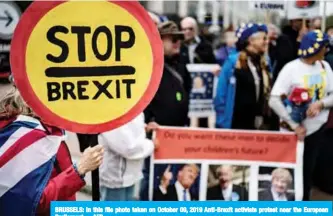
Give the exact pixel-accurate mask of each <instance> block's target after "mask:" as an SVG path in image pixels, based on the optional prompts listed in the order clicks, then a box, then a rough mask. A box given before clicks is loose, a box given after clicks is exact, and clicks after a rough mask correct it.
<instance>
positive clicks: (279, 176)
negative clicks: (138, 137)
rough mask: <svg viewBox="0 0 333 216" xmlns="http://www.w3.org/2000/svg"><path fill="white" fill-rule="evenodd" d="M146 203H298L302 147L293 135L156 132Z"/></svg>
mask: <svg viewBox="0 0 333 216" xmlns="http://www.w3.org/2000/svg"><path fill="white" fill-rule="evenodd" d="M154 136H155V138H156V139H157V141H158V142H159V144H160V145H159V148H158V149H157V150H156V151H155V152H154V155H153V156H152V160H151V168H150V172H151V175H152V177H151V179H150V192H149V193H150V200H160V201H161V200H164V201H177V200H199V201H204V200H218V201H258V200H263V201H274V200H290V201H291V200H296V201H300V200H301V199H302V194H303V191H302V190H303V188H302V187H296V186H295V185H302V184H303V182H302V181H303V178H302V175H303V174H302V169H303V167H302V166H303V165H302V162H303V161H302V155H303V147H302V146H303V143H301V142H298V141H297V136H296V135H295V134H294V133H291V132H268V131H241V130H232V131H231V130H223V129H207V128H205V129H202V128H179V127H160V128H159V130H157V131H156V132H155V134H154Z"/></svg>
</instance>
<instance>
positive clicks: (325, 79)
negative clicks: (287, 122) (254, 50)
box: [271, 59, 333, 135]
mask: <svg viewBox="0 0 333 216" xmlns="http://www.w3.org/2000/svg"><path fill="white" fill-rule="evenodd" d="M322 62H323V63H324V66H325V70H326V72H325V71H324V70H323V69H322V66H321V64H320V62H319V61H317V62H316V63H315V64H314V65H308V64H306V63H304V62H302V61H301V60H300V59H296V60H294V61H291V62H289V63H288V64H287V65H285V66H284V68H283V69H282V70H281V72H280V74H279V76H278V78H277V80H276V82H275V84H274V87H273V89H272V92H271V95H272V96H279V97H280V96H281V95H283V94H285V95H289V94H290V93H291V92H292V90H293V89H294V88H295V87H301V88H306V89H308V90H309V93H310V97H311V98H313V97H314V98H315V100H314V101H318V100H322V99H323V98H325V97H327V95H328V93H332V92H333V72H332V69H331V67H330V66H329V64H328V63H327V62H325V61H322ZM316 95H318V97H316ZM328 115H329V110H328V109H324V110H322V112H321V113H320V114H319V115H317V116H315V117H314V118H307V119H305V120H304V122H303V124H304V127H305V128H306V129H307V135H310V134H312V133H314V132H316V131H317V130H318V129H320V127H321V126H322V125H323V124H325V123H326V122H327V119H328Z"/></svg>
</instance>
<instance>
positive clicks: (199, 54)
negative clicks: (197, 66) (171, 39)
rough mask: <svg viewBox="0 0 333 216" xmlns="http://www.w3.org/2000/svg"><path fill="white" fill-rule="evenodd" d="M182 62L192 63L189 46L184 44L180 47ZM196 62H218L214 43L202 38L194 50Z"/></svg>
mask: <svg viewBox="0 0 333 216" xmlns="http://www.w3.org/2000/svg"><path fill="white" fill-rule="evenodd" d="M180 54H181V56H180V58H181V62H182V63H184V64H188V63H190V57H189V53H188V47H187V45H185V44H182V46H181V48H180ZM194 63H205V64H215V63H217V61H216V58H215V55H214V51H213V48H212V45H211V44H210V43H208V42H207V41H206V40H204V39H202V38H200V42H199V44H198V45H197V47H196V48H195V50H194Z"/></svg>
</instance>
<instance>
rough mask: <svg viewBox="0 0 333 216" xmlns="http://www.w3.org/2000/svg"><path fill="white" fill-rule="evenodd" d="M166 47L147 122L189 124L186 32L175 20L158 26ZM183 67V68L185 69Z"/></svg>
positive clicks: (144, 190)
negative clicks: (183, 59)
mask: <svg viewBox="0 0 333 216" xmlns="http://www.w3.org/2000/svg"><path fill="white" fill-rule="evenodd" d="M158 30H159V32H160V35H161V38H162V42H163V47H164V69H163V75H162V79H161V83H160V86H159V88H158V90H157V92H156V94H155V96H154V98H153V100H152V101H151V103H150V104H149V105H148V106H147V108H146V109H145V111H144V113H145V122H146V123H150V122H156V123H157V124H159V125H164V126H178V127H184V126H188V124H189V121H188V111H189V94H190V89H191V86H192V84H191V77H189V76H188V78H184V77H187V76H186V72H184V70H185V68H184V65H183V64H179V53H180V45H181V40H183V39H184V33H183V32H181V31H179V29H178V26H177V25H176V23H174V22H172V21H167V22H163V23H161V24H159V25H158ZM182 70H183V71H182ZM149 167H150V160H149V159H146V161H145V165H144V171H143V172H144V180H143V182H142V185H141V193H140V199H141V200H148V185H149Z"/></svg>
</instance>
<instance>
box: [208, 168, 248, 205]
mask: <svg viewBox="0 0 333 216" xmlns="http://www.w3.org/2000/svg"><path fill="white" fill-rule="evenodd" d="M208 172H209V173H208V181H207V194H206V200H225V201H248V200H249V192H248V188H249V180H250V179H249V176H250V167H249V166H232V165H223V164H220V165H210V166H209V171H208Z"/></svg>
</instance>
